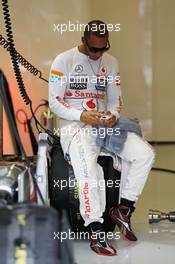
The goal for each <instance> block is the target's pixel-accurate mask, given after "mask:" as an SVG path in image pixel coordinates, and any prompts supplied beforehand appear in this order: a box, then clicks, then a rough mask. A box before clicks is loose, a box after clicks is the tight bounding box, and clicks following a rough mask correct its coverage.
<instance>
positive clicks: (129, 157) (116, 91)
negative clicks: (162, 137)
mask: <svg viewBox="0 0 175 264" xmlns="http://www.w3.org/2000/svg"><path fill="white" fill-rule="evenodd" d="M49 105H50V108H51V110H52V111H53V112H54V113H55V114H56V115H57V116H59V117H60V139H61V145H62V148H63V151H64V154H65V155H66V156H67V155H68V156H69V157H70V161H71V164H72V166H73V170H74V173H75V177H76V179H77V182H78V187H79V188H78V189H79V200H80V213H81V215H82V217H83V219H84V221H85V226H87V225H88V224H90V223H91V222H94V221H100V222H103V219H102V215H103V212H104V211H105V204H106V202H105V186H104V184H103V183H104V175H103V170H102V168H101V167H100V165H98V163H97V158H98V155H99V154H100V149H99V148H98V147H97V146H96V134H95V133H94V131H93V128H92V126H90V125H86V124H84V123H82V122H81V121H80V115H81V113H82V111H85V110H97V111H106V110H108V111H110V112H111V113H112V114H114V115H116V117H119V114H120V112H121V107H122V98H121V89H120V79H119V73H118V64H117V61H116V59H115V58H114V57H113V56H111V55H109V54H106V53H105V54H103V56H102V57H101V58H100V59H98V60H96V61H94V60H90V59H89V58H88V57H87V55H85V54H83V53H81V52H79V50H78V48H77V47H75V48H73V49H71V50H68V51H66V52H64V53H61V54H60V55H58V56H57V57H56V58H55V60H54V62H53V64H52V67H51V70H50V77H49ZM119 157H120V158H121V161H122V167H121V168H122V169H121V185H120V198H125V199H128V200H131V201H136V200H137V199H138V195H139V194H141V192H142V190H143V187H144V184H145V182H146V180H147V177H148V174H149V172H150V169H151V167H152V164H153V161H154V152H153V150H152V148H151V147H150V145H148V143H147V142H145V141H144V140H143V139H142V138H140V137H139V136H137V135H135V134H134V133H130V132H128V136H127V139H126V141H125V144H124V147H123V150H122V152H121V153H120V155H119ZM118 160H119V159H117V157H116V162H117V161H118ZM58 166H61V164H60V165H59V164H58ZM115 167H117V165H116V166H115ZM116 187H117V186H116ZM116 203H117V201H116Z"/></svg>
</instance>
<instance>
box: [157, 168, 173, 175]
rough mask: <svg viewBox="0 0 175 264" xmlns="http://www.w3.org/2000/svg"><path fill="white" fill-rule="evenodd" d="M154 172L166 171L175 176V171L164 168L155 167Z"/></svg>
mask: <svg viewBox="0 0 175 264" xmlns="http://www.w3.org/2000/svg"><path fill="white" fill-rule="evenodd" d="M152 170H155V171H164V172H168V173H173V174H175V170H170V169H164V168H156V167H153V168H152Z"/></svg>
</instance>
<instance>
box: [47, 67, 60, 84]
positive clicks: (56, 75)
mask: <svg viewBox="0 0 175 264" xmlns="http://www.w3.org/2000/svg"><path fill="white" fill-rule="evenodd" d="M63 77H64V74H63V73H62V72H59V71H57V70H51V73H50V76H49V82H51V83H57V82H60V81H61V80H62V78H63Z"/></svg>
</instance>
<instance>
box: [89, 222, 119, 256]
mask: <svg viewBox="0 0 175 264" xmlns="http://www.w3.org/2000/svg"><path fill="white" fill-rule="evenodd" d="M90 234H91V243H90V248H91V249H92V250H93V251H95V252H96V253H97V254H98V255H101V256H116V255H117V251H116V249H115V248H114V247H113V246H112V245H111V244H110V243H109V242H108V240H107V238H106V234H105V232H104V231H103V228H102V224H101V223H100V222H93V223H91V224H90Z"/></svg>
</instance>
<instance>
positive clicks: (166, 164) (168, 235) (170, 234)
mask: <svg viewBox="0 0 175 264" xmlns="http://www.w3.org/2000/svg"><path fill="white" fill-rule="evenodd" d="M155 150H156V163H155V164H154V167H162V168H168V169H173V170H175V145H169V146H157V147H155ZM174 201H175V174H170V173H165V172H159V171H154V170H153V171H151V173H150V176H149V179H148V181H147V183H146V186H145V188H144V191H143V193H142V195H141V197H140V199H139V201H138V202H137V210H136V211H135V213H134V215H133V217H132V223H133V224H132V226H133V229H134V230H135V233H136V235H137V237H138V241H137V242H135V243H133V242H128V241H126V240H123V238H122V237H121V238H120V239H118V240H116V239H115V240H112V241H111V243H112V244H113V245H114V246H115V247H116V249H117V251H118V256H115V257H103V256H98V255H96V253H94V252H93V251H91V249H90V248H89V242H88V241H82V240H81V241H78V240H77V241H74V254H75V260H76V263H77V264H89V263H91V264H107V263H111V264H113V263H115V264H148V263H149V264H155V263H159V264H174V263H175V222H174V223H170V222H169V221H162V222H159V223H154V224H151V225H150V224H149V223H148V211H149V209H158V210H161V211H163V212H169V211H175V203H174Z"/></svg>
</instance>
